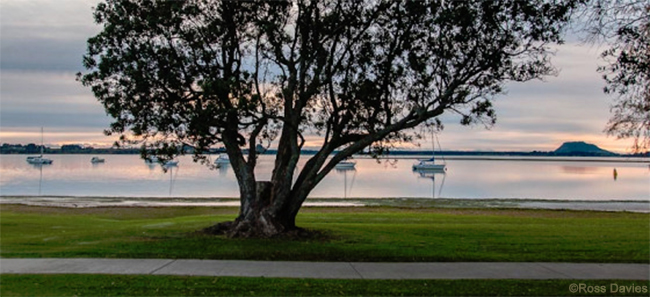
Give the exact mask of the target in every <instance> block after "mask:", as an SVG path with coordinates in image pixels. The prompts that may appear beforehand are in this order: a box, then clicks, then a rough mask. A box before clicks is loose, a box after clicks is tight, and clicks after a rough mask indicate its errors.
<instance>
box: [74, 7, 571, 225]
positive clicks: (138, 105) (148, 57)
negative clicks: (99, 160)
mask: <svg viewBox="0 0 650 297" xmlns="http://www.w3.org/2000/svg"><path fill="white" fill-rule="evenodd" d="M576 5H577V2H576V1H569V0H567V1H562V0H549V1H546V0H526V1H523V0H485V1H433V0H432V1H392V0H365V1H349V0H312V1H309V0H298V1H205V0H188V1H155V0H106V2H104V3H101V4H100V5H98V6H97V8H96V9H95V20H96V22H97V23H98V24H100V25H102V26H103V30H102V31H101V32H100V33H99V34H98V35H97V36H94V37H92V38H90V39H89V40H88V52H87V54H86V55H85V56H84V65H85V67H86V68H87V69H88V70H89V72H88V73H85V74H80V75H79V80H80V81H81V82H82V83H83V84H84V85H85V86H87V87H90V88H91V89H92V91H93V93H94V95H95V97H96V98H97V99H98V100H99V101H100V102H101V103H102V104H103V105H104V107H105V109H106V111H107V112H108V113H109V114H110V115H111V116H112V117H113V118H115V122H114V123H113V124H112V125H111V128H110V130H109V131H108V133H117V134H120V135H122V140H123V141H125V142H131V143H133V142H137V143H142V144H143V145H144V146H145V148H146V149H147V150H149V151H152V152H154V153H156V154H167V155H168V157H171V156H173V155H174V154H177V153H182V152H180V151H179V150H178V149H177V148H178V147H180V146H182V145H190V146H192V147H194V148H195V158H196V160H204V161H205V160H206V159H205V156H204V153H203V152H205V151H206V150H207V149H208V148H209V147H211V146H214V145H216V144H217V143H222V144H223V145H224V146H225V148H226V150H227V152H228V155H229V156H230V160H231V165H232V167H233V170H234V172H235V175H236V177H237V181H238V183H239V188H240V192H241V195H240V199H241V211H240V216H239V218H238V219H237V220H236V221H235V222H234V223H233V224H232V225H229V227H230V228H231V229H230V230H231V231H230V233H231V234H235V235H242V234H260V233H261V234H263V235H273V234H277V233H281V232H283V231H286V230H290V229H293V228H294V227H295V221H294V219H295V216H296V214H297V213H298V210H299V209H300V207H301V205H302V203H303V202H304V200H305V199H306V198H307V196H308V195H309V193H310V192H311V190H312V189H314V187H315V186H316V185H317V184H318V183H319V182H320V181H321V180H322V179H323V178H324V177H325V176H326V175H327V174H328V173H329V172H330V171H331V170H332V169H333V168H334V166H335V165H336V164H337V163H338V162H340V161H341V160H343V159H345V158H348V157H350V156H352V155H353V154H355V153H358V152H360V151H362V150H363V149H364V148H367V147H370V148H371V149H372V151H373V152H374V153H375V154H379V153H381V152H384V151H385V150H386V149H389V148H390V147H391V146H393V145H395V144H397V143H399V142H408V141H412V140H413V137H414V136H413V135H414V134H413V133H411V131H412V129H413V128H415V127H418V126H420V125H439V124H440V123H439V121H438V120H437V117H438V116H440V115H442V114H443V112H445V111H447V112H454V113H458V114H460V115H461V123H462V124H471V123H474V122H477V121H481V122H485V123H488V124H492V123H494V121H495V120H496V114H495V112H494V110H493V108H492V103H491V102H492V100H493V98H494V97H495V96H496V95H498V94H500V93H502V92H503V91H504V90H503V84H504V83H505V82H508V81H528V80H531V79H538V78H541V77H543V76H545V75H548V74H551V73H553V68H552V66H551V65H550V63H549V52H548V45H549V44H551V43H560V42H562V40H561V33H562V29H563V27H564V25H565V24H566V22H567V21H568V19H569V16H570V14H571V12H572V10H573V9H574V8H575V6H576ZM308 134H309V135H319V136H320V138H321V139H322V145H321V147H320V149H319V150H318V152H317V153H316V154H315V155H314V156H311V157H309V158H308V160H307V161H306V165H305V166H303V167H302V168H300V170H297V167H298V166H297V165H298V161H299V159H300V158H301V155H300V152H301V150H302V148H303V146H304V145H305V136H306V135H308ZM127 136H128V137H127ZM271 141H275V143H277V146H278V152H277V155H276V159H275V167H274V170H273V173H272V177H271V180H270V181H269V182H257V180H256V177H255V172H254V168H255V166H256V161H257V156H256V150H255V147H256V145H257V144H259V143H260V142H264V143H265V144H268V143H270V142H271ZM302 157H304V156H302Z"/></svg>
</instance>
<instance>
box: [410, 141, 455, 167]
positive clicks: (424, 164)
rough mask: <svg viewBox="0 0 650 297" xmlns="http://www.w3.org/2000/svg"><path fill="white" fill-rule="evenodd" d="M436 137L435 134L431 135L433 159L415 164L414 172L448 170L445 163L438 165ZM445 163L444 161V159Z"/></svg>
mask: <svg viewBox="0 0 650 297" xmlns="http://www.w3.org/2000/svg"><path fill="white" fill-rule="evenodd" d="M434 139H435V138H434V136H433V133H432V134H431V146H432V148H431V158H430V159H425V160H419V162H418V163H415V164H413V170H416V171H445V170H447V164H445V163H442V164H440V163H436V158H435V144H434ZM443 162H444V159H443Z"/></svg>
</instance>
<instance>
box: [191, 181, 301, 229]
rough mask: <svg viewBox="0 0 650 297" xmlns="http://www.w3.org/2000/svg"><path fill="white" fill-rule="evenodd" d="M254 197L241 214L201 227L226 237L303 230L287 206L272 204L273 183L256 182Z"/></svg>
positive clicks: (242, 207) (243, 207)
mask: <svg viewBox="0 0 650 297" xmlns="http://www.w3.org/2000/svg"><path fill="white" fill-rule="evenodd" d="M255 190H256V192H255V199H254V201H253V202H252V203H249V204H246V205H242V206H241V210H240V215H239V216H238V217H237V219H235V220H234V221H231V222H223V223H219V224H216V225H214V226H211V227H208V228H206V229H204V231H205V232H206V233H209V234H223V235H226V236H228V237H242V238H252V237H257V238H271V237H277V236H283V235H287V234H296V233H297V232H298V233H300V232H299V231H302V229H300V228H297V227H296V215H297V213H295V214H293V213H291V212H290V211H288V207H287V209H277V208H275V207H272V203H271V202H272V194H273V191H272V190H273V184H272V183H271V182H268V181H267V182H256V189H255Z"/></svg>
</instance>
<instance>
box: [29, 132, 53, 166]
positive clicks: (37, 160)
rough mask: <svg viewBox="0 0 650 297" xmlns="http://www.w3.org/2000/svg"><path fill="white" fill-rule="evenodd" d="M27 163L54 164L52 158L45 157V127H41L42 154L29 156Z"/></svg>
mask: <svg viewBox="0 0 650 297" xmlns="http://www.w3.org/2000/svg"><path fill="white" fill-rule="evenodd" d="M27 163H29V164H33V165H45V164H52V160H51V159H48V158H44V157H43V127H41V155H40V156H29V157H27Z"/></svg>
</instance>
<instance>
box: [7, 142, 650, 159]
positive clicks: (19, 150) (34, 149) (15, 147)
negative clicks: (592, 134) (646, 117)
mask: <svg viewBox="0 0 650 297" xmlns="http://www.w3.org/2000/svg"><path fill="white" fill-rule="evenodd" d="M40 151H41V146H40V145H36V144H33V143H30V144H27V145H22V144H7V143H4V144H2V146H0V154H39V153H40ZM276 152H277V151H276V150H274V149H269V150H266V151H264V152H262V154H264V155H274V154H275V153H276ZM316 152H317V151H316V150H303V151H302V154H305V155H313V154H316ZM43 153H45V154H96V155H103V154H140V149H139V148H93V147H88V146H81V145H77V144H70V145H63V146H61V148H49V147H43ZM186 153H192V151H191V149H189V148H186ZM209 153H211V154H219V153H225V149H224V148H213V149H210V152H209ZM363 154H367V153H362V155H363ZM389 154H390V155H397V156H429V155H431V151H405V150H396V151H391V152H390V153H389ZM436 155H439V156H440V155H443V156H449V155H453V156H504V157H506V156H514V157H556V156H557V157H610V156H613V157H650V152H645V153H639V154H626V155H620V154H607V155H605V154H601V153H593V152H571V153H556V152H543V151H532V152H483V151H441V152H436Z"/></svg>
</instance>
